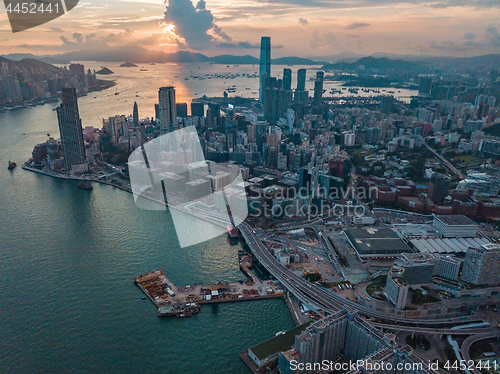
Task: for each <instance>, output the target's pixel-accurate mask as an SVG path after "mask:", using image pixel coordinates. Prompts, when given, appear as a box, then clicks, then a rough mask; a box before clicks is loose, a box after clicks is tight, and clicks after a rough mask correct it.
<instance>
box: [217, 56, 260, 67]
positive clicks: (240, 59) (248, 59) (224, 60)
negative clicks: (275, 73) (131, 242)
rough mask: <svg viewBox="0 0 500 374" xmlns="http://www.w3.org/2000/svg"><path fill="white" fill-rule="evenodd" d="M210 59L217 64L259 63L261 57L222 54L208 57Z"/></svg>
mask: <svg viewBox="0 0 500 374" xmlns="http://www.w3.org/2000/svg"><path fill="white" fill-rule="evenodd" d="M208 59H209V60H210V61H211V62H213V63H215V64H230V65H231V64H245V65H255V64H258V63H259V59H258V58H257V57H253V56H250V55H245V56H233V55H220V56H214V57H208Z"/></svg>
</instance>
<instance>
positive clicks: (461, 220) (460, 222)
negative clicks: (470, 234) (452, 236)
mask: <svg viewBox="0 0 500 374" xmlns="http://www.w3.org/2000/svg"><path fill="white" fill-rule="evenodd" d="M434 219H437V220H439V221H441V222H442V223H443V224H445V225H449V226H471V225H473V226H477V223H476V222H474V221H473V220H471V219H470V218H468V217H466V216H463V215H449V216H446V215H439V216H434Z"/></svg>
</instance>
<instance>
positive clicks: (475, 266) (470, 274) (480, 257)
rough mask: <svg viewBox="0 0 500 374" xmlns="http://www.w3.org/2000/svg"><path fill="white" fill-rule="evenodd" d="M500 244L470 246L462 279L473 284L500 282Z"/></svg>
mask: <svg viewBox="0 0 500 374" xmlns="http://www.w3.org/2000/svg"><path fill="white" fill-rule="evenodd" d="M499 264H500V245H498V244H485V245H482V246H481V247H480V248H478V249H476V248H469V249H468V250H467V253H466V255H465V261H464V267H463V270H462V275H461V277H460V280H461V281H462V282H466V283H471V284H476V285H477V284H489V285H496V284H500V271H499V270H500V265H499Z"/></svg>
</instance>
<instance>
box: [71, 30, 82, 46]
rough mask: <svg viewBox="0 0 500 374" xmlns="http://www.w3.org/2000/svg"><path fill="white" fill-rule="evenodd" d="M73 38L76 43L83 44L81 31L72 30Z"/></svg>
mask: <svg viewBox="0 0 500 374" xmlns="http://www.w3.org/2000/svg"><path fill="white" fill-rule="evenodd" d="M73 39H75V41H76V44H83V34H82V33H79V32H74V33H73Z"/></svg>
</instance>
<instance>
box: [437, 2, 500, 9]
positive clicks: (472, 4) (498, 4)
mask: <svg viewBox="0 0 500 374" xmlns="http://www.w3.org/2000/svg"><path fill="white" fill-rule="evenodd" d="M429 7H431V8H437V9H442V8H451V7H471V8H498V7H500V2H499V1H497V0H448V1H443V2H440V3H434V4H429Z"/></svg>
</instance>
